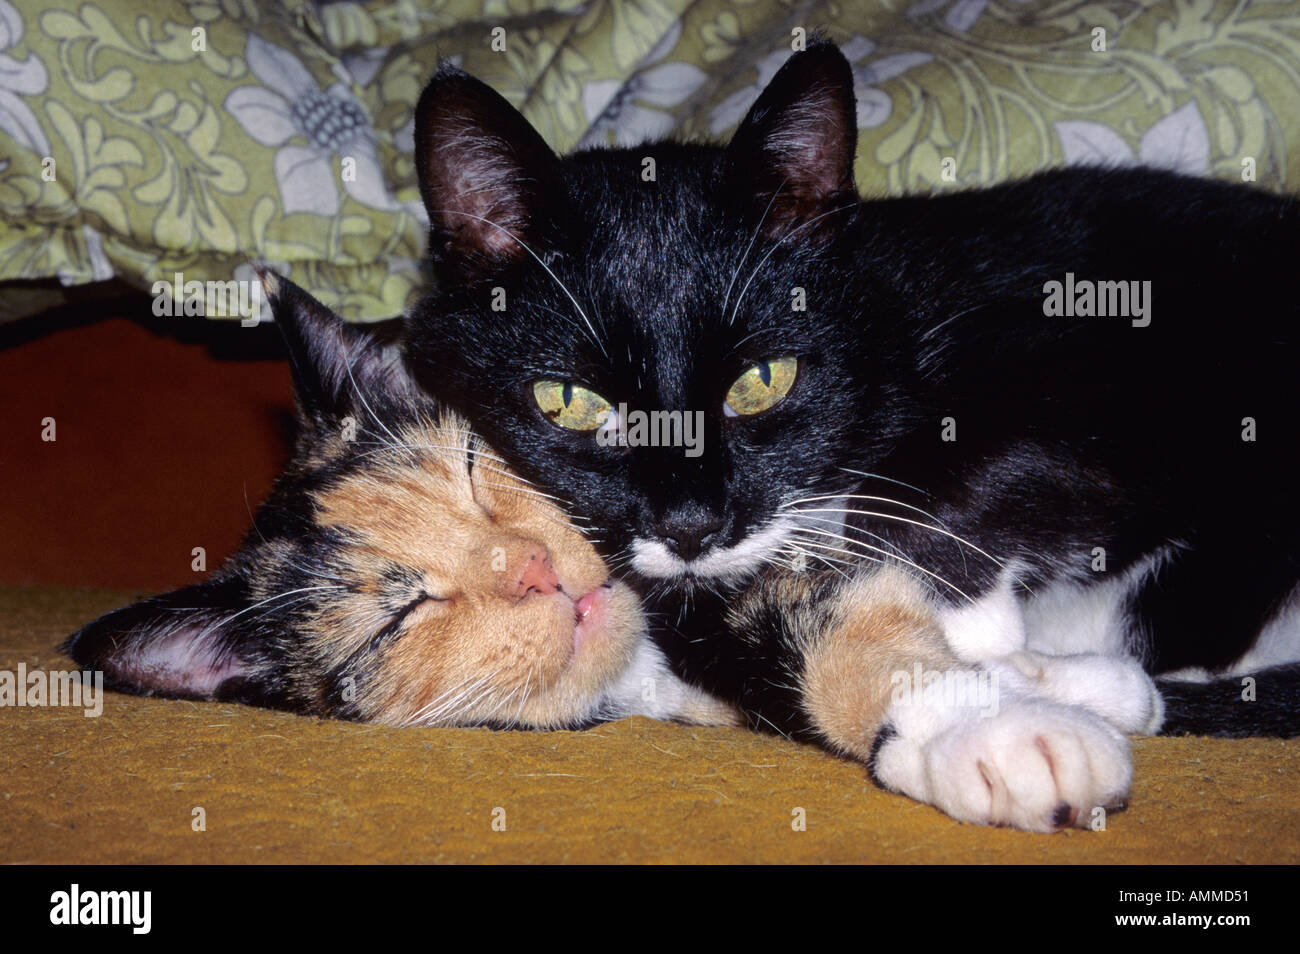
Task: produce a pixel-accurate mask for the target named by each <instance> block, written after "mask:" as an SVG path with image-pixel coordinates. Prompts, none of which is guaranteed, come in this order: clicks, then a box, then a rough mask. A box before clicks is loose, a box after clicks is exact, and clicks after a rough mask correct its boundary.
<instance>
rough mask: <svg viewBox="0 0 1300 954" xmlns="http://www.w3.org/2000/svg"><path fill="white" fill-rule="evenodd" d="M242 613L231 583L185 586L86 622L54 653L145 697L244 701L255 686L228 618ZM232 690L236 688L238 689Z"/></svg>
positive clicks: (235, 586)
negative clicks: (99, 672)
mask: <svg viewBox="0 0 1300 954" xmlns="http://www.w3.org/2000/svg"><path fill="white" fill-rule="evenodd" d="M243 608H245V607H244V603H243V599H242V594H241V593H240V587H239V585H238V582H237V581H236V580H233V579H227V580H224V581H209V582H206V583H198V584H195V585H193V586H187V587H185V588H183V589H180V590H176V591H174V592H172V593H166V594H164V595H162V596H155V597H152V598H150V599H147V600H143V601H141V602H139V603H133V604H131V605H130V606H124V607H123V608H121V609H118V610H114V611H113V612H111V613H108V614H106V615H104V616H101V617H99V619H97V620H95V621H93V622H91V623H87V624H86V625H85V626H83V627H82V628H81V629H80V630H78V631H77V632H76V633H74V634H73V635H72V636H70V637H69V638H68V639H67V640H66V641H65V642H64V643H63V645H62V646H60V647H59V649H60V650H61V651H62V652H65V653H67V654H68V655H69V656H71V657H72V658H73V659H75V660H76V661H77V663H78V664H79V665H80V666H82V667H83V668H85V669H90V670H99V671H102V672H103V673H104V679H105V682H106V684H107V685H109V686H111V687H112V688H115V689H123V690H126V691H128V692H135V693H139V694H141V695H146V696H154V695H157V696H171V697H174V698H182V699H217V698H229V697H231V696H234V695H239V696H247V695H249V690H250V688H251V687H252V686H253V685H254V684H255V683H256V682H257V680H256V678H255V673H254V666H253V664H252V663H251V661H250V660H249V659H248V658H246V656H245V655H244V654H243V653H242V652H241V648H240V645H239V643H238V641H237V640H238V635H237V632H236V631H235V630H233V629H232V628H231V627H230V626H229V625H228V624H227V621H228V620H230V619H231V618H232V617H233V616H234V615H235V614H237V613H238V612H239V611H240V610H241V609H243ZM236 690H238V691H236Z"/></svg>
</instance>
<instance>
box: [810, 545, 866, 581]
mask: <svg viewBox="0 0 1300 954" xmlns="http://www.w3.org/2000/svg"><path fill="white" fill-rule="evenodd" d="M790 547H791V549H793V550H794V551H795V553H796V554H797V555H798V556H801V557H803V559H804V560H805V561H807V560H819V561H821V562H822V563H824V564H826V567H827V569H829V570H833V571H834V572H836V573H838V574H839V575H840V576H842V577H844V579H846V580H851V579H852V577H851V576H849V574H848V573H846V572H845V571H844V570H842V569H840V567H839V566H837V565H836V564H841V565H843V566H847V567H849V568H850V569H853V568H856V567H858V566H860V565H861V563H862V561H863V560H869V561H873V562H876V563H883V562H884V561H883V560H881V559H880V558H878V557H871V556H868V555H867V554H856V553H850V554H849V555H850V556H852V557H853V559H852V560H842V559H839V558H837V557H829V556H827V555H826V554H824V553H810V552H809V551H808V550H807V549H806V548H807V547H814V548H816V549H818V550H829V551H830V552H832V553H849V551H847V550H844V549H842V548H840V547H833V546H829V545H827V544H821V543H814V542H813V541H812V540H800V541H799V542H797V543H795V542H793V541H792V542H791V543H790ZM790 569H791V570H793V571H794V572H796V573H797V572H799V568H798V566H791V567H790Z"/></svg>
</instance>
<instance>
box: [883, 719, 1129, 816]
mask: <svg viewBox="0 0 1300 954" xmlns="http://www.w3.org/2000/svg"><path fill="white" fill-rule="evenodd" d="M875 771H876V776H877V778H878V779H879V780H880V781H881V782H882V783H883V784H885V785H886V786H887V787H889V788H893V789H895V790H897V791H900V792H902V793H903V794H907V795H911V796H912V797H913V798H917V799H918V800H920V801H924V802H928V803H930V804H932V805H934V806H935V807H936V808H939V809H941V810H942V811H944V812H946V813H947V814H949V815H951V816H952V817H953V818H956V819H958V820H959V821H964V822H972V823H975V824H981V825H997V826H1009V827H1014V828H1021V829H1024V830H1026V831H1040V832H1050V831H1056V830H1059V829H1061V828H1067V827H1076V828H1087V827H1090V826H1092V825H1093V824H1094V821H1095V819H1096V818H1098V812H1097V810H1098V809H1102V810H1104V811H1115V810H1117V809H1119V808H1120V807H1122V806H1123V804H1124V802H1125V800H1126V799H1127V797H1128V792H1129V785H1130V783H1131V782H1132V776H1133V772H1132V764H1131V762H1130V760H1129V752H1128V742H1127V740H1126V739H1125V738H1124V736H1123V735H1122V734H1121V733H1120V732H1119V731H1118V730H1117V729H1116V728H1115V727H1114V726H1112V725H1110V724H1108V723H1107V722H1105V721H1104V720H1102V719H1100V718H1098V717H1096V716H1094V715H1092V714H1091V713H1089V712H1086V711H1084V710H1082V709H1079V708H1077V707H1069V706H1061V705H1057V704H1055V703H1052V702H1048V701H1045V700H1038V699H1025V700H1018V701H1015V702H1013V703H1011V704H1010V705H1007V706H1005V707H1004V708H1003V709H1002V711H1001V712H999V713H998V714H997V715H995V716H992V717H989V718H974V719H970V720H962V721H960V722H957V723H956V724H955V725H951V726H950V727H948V728H947V729H944V730H942V731H940V732H939V733H937V734H936V735H934V736H933V737H932V738H930V739H929V740H928V741H926V742H924V743H922V744H920V745H917V744H916V743H915V742H913V741H911V740H909V739H908V737H907V736H906V735H899V736H897V737H895V738H893V739H891V740H889V741H888V742H887V743H886V744H885V745H884V746H882V748H881V751H880V753H879V755H878V756H877V759H876V762H875Z"/></svg>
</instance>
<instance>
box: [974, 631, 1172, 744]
mask: <svg viewBox="0 0 1300 954" xmlns="http://www.w3.org/2000/svg"><path fill="white" fill-rule="evenodd" d="M984 667H985V668H987V669H990V670H992V671H993V672H996V673H998V676H999V682H1000V684H1001V686H1002V687H1003V688H1006V689H1011V690H1013V691H1016V692H1019V693H1023V694H1025V695H1035V696H1041V697H1043V698H1045V699H1050V700H1052V701H1053V702H1059V703H1063V704H1065V705H1072V706H1082V707H1083V708H1085V709H1087V710H1088V711H1089V712H1092V713H1094V714H1095V715H1099V716H1101V717H1102V718H1103V719H1105V720H1106V721H1107V722H1109V723H1110V724H1111V725H1113V726H1115V727H1116V728H1117V729H1119V730H1120V731H1121V732H1128V733H1131V734H1135V735H1155V734H1156V733H1157V732H1159V731H1160V726H1161V725H1162V724H1163V723H1164V719H1165V705H1164V700H1163V699H1161V697H1160V691H1159V690H1158V689H1157V688H1156V684H1155V681H1154V680H1153V679H1152V678H1151V677H1150V676H1149V675H1147V673H1146V671H1145V670H1144V669H1143V668H1142V666H1141V664H1140V663H1138V662H1137V660H1135V659H1130V658H1128V657H1126V656H1111V655H1103V654H1101V653H1084V654H1079V655H1073V656H1052V655H1047V654H1045V653H1036V652H1029V651H1021V652H1015V653H1010V654H1008V655H1006V656H1000V657H998V658H996V659H991V660H988V661H986V662H985V663H984Z"/></svg>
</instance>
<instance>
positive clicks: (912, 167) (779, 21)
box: [0, 0, 1300, 319]
mask: <svg viewBox="0 0 1300 954" xmlns="http://www.w3.org/2000/svg"><path fill="white" fill-rule="evenodd" d="M819 28H822V29H824V30H825V31H826V33H827V35H828V36H829V37H830V38H831V39H833V40H835V41H836V42H837V43H839V44H840V45H841V46H842V48H843V49H844V52H845V54H846V55H847V56H848V58H849V60H850V61H851V63H852V64H853V70H854V76H855V78H856V93H857V99H858V123H859V125H860V127H861V134H860V142H859V154H858V166H857V177H858V183H859V186H860V187H861V188H862V190H863V192H864V193H866V194H886V193H900V192H910V191H920V190H944V189H953V188H960V187H962V186H970V185H976V184H985V183H992V182H997V181H1000V180H1003V179H1006V178H1008V177H1012V176H1018V175H1024V174H1027V173H1030V172H1033V171H1035V170H1038V169H1041V168H1045V167H1048V166H1055V165H1060V164H1063V163H1065V164H1068V163H1097V162H1104V163H1112V164H1113V163H1119V164H1123V163H1144V164H1149V165H1160V166H1166V167H1170V168H1176V169H1179V170H1182V171H1184V172H1189V173H1193V174H1197V175H1208V176H1218V177H1222V178H1227V179H1242V178H1251V177H1252V176H1253V178H1254V180H1255V181H1256V182H1257V183H1258V184H1259V185H1261V186H1262V187H1264V188H1270V189H1274V190H1278V191H1288V190H1290V191H1296V183H1297V182H1300V4H1297V3H1294V2H1282V0H1279V2H1264V0H1260V2H1253V3H1252V2H1247V0H1123V2H1096V0H1093V2H1086V0H1079V2H1071V0H1054V2H1041V3H1039V2H1017V0H901V2H889V0H882V2H879V3H857V4H851V3H848V2H844V0H814V2H811V3H809V2H808V0H356V2H351V0H350V2H322V0H317V2H313V0H265V2H260V3H257V2H254V0H150V2H149V3H147V4H146V3H143V2H141V0H88V2H77V0H0V282H4V281H9V280H19V279H22V280H31V279H51V278H53V279H57V280H58V281H59V282H60V283H61V284H63V285H80V284H85V283H89V282H93V281H99V280H103V279H107V278H111V277H118V278H122V279H125V280H127V281H129V282H130V283H132V284H134V285H136V286H138V287H141V288H145V289H147V288H149V287H150V286H151V285H152V284H153V283H154V282H155V281H159V280H166V281H170V280H171V278H172V276H173V275H174V273H176V272H182V273H184V276H185V278H186V279H187V280H189V279H197V280H200V281H208V280H218V281H223V280H227V279H230V278H231V277H235V278H248V277H249V273H248V271H247V262H248V261H249V260H250V259H252V258H258V259H263V260H267V261H269V262H271V263H272V264H274V265H275V266H276V267H278V268H279V269H281V270H283V271H285V272H286V273H288V274H289V275H290V276H291V277H292V278H293V280H294V281H296V282H298V283H299V284H301V285H303V286H304V287H306V288H308V289H309V290H310V291H312V292H313V293H315V294H316V295H318V296H319V297H320V298H321V299H322V300H324V301H326V302H327V303H329V304H331V305H333V306H335V307H337V308H338V309H340V310H341V311H342V312H343V313H344V314H346V315H348V316H349V317H353V318H360V319H373V318H382V317H387V316H390V315H393V314H396V313H398V312H400V311H402V310H403V309H404V308H406V307H407V305H408V304H409V303H410V301H411V299H412V298H413V296H414V295H415V294H417V293H418V291H419V288H420V286H421V284H422V283H423V282H424V281H425V280H426V279H425V276H424V275H423V274H422V272H421V270H420V262H421V254H422V247H423V243H424V237H425V230H426V227H427V223H426V220H425V217H424V213H423V210H422V208H421V206H420V203H419V196H418V191H417V189H416V187H415V173H414V166H413V161H412V154H411V153H412V143H413V139H412V130H413V122H412V110H413V108H414V105H415V103H416V100H417V98H418V96H419V93H420V90H421V88H422V86H423V84H424V82H425V81H426V80H427V78H428V76H429V75H430V74H431V72H432V71H433V69H434V68H435V66H436V64H437V63H438V61H439V60H440V59H449V60H451V61H453V62H455V63H457V64H459V65H461V66H462V67H463V68H464V69H466V70H468V71H470V72H471V73H474V74H475V75H477V76H479V77H480V78H482V79H483V80H485V81H486V82H488V83H490V84H491V85H492V86H494V87H495V88H496V89H498V90H499V91H500V92H502V93H503V94H504V95H505V96H506V97H507V98H508V99H509V100H510V101H511V102H512V103H514V104H515V105H516V106H518V107H519V108H520V109H521V110H522V111H523V112H524V114H525V115H526V116H527V117H528V118H529V120H530V121H531V122H533V124H534V125H536V126H537V128H538V129H539V130H540V131H541V133H542V134H543V136H545V137H546V139H547V140H548V141H549V142H550V143H551V144H552V145H553V146H554V147H555V148H556V149H557V150H559V151H566V150H570V149H573V148H575V147H579V146H589V145H598V144H623V145H632V144H636V143H638V142H641V141H643V140H645V139H647V138H653V137H659V136H666V135H673V136H683V137H694V138H698V139H710V140H718V139H723V138H725V137H726V136H728V135H729V134H730V132H731V130H732V129H734V127H735V125H736V124H737V122H739V120H740V119H741V117H742V116H743V115H744V113H745V111H746V110H747V109H748V107H749V106H750V104H751V103H752V102H753V100H754V98H755V97H756V96H757V95H758V92H759V90H760V89H761V88H762V87H763V85H764V84H765V83H766V82H767V81H768V80H769V79H771V77H772V75H773V74H774V73H775V72H776V70H777V69H778V67H779V66H780V65H781V63H782V62H783V61H784V59H785V58H786V57H787V56H788V55H789V54H790V51H791V48H792V42H795V40H796V39H797V38H798V37H799V36H802V35H808V34H811V33H812V32H813V31H814V30H816V29H819ZM32 287H33V286H31V285H30V284H28V285H23V286H16V287H15V286H6V285H0V318H5V317H13V316H15V315H16V314H18V313H19V312H20V311H21V310H31V302H32V301H33V300H36V299H35V298H34V297H33V295H32ZM37 297H39V296H37ZM19 302H22V305H20V304H19Z"/></svg>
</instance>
